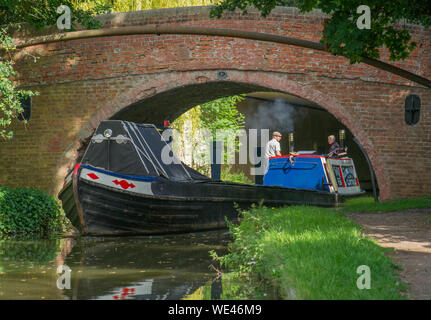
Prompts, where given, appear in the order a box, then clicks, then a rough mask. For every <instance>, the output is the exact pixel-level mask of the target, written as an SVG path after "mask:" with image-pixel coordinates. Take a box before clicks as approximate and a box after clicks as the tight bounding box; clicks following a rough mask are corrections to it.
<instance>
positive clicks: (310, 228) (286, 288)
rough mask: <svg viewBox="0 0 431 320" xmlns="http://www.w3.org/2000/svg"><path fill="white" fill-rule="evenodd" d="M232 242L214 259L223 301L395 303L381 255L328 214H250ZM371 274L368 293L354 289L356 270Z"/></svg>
mask: <svg viewBox="0 0 431 320" xmlns="http://www.w3.org/2000/svg"><path fill="white" fill-rule="evenodd" d="M230 229H231V233H232V236H233V238H234V241H233V242H232V243H231V245H230V248H229V253H228V254H227V255H225V256H221V257H218V256H217V255H216V254H215V253H214V252H212V255H213V257H214V258H215V259H216V260H219V261H220V263H221V266H222V268H223V269H224V270H228V271H229V273H228V274H227V275H226V274H225V275H224V276H223V277H224V278H225V279H229V280H231V281H229V282H231V285H230V286H229V285H227V284H226V285H225V283H224V285H225V286H224V288H223V298H227V299H264V298H268V297H269V298H273V299H401V298H402V296H401V295H400V291H401V290H403V289H404V285H402V284H401V283H400V281H399V279H398V277H397V275H396V272H395V269H396V266H395V265H394V264H393V263H392V261H391V259H390V258H388V257H387V256H385V255H384V249H383V248H381V247H380V246H379V245H378V244H377V243H376V242H375V241H373V240H371V239H368V238H366V237H364V236H363V235H362V234H361V229H360V227H359V226H358V225H357V224H355V223H354V222H353V221H352V220H350V219H348V218H346V217H345V216H344V214H343V213H341V212H337V211H336V210H332V209H325V208H317V207H307V206H295V207H284V208H277V209H272V208H253V209H251V210H249V211H247V212H245V213H243V220H242V221H241V223H240V224H239V225H230ZM362 265H366V266H368V267H369V268H370V271H371V289H362V290H360V289H358V286H357V280H358V278H359V277H360V276H361V274H358V273H357V268H358V267H359V266H362Z"/></svg>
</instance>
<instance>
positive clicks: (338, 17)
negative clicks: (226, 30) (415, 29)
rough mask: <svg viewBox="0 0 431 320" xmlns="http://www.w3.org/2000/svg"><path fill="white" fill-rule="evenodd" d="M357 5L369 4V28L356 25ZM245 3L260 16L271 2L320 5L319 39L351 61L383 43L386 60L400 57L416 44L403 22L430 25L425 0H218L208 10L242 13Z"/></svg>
mask: <svg viewBox="0 0 431 320" xmlns="http://www.w3.org/2000/svg"><path fill="white" fill-rule="evenodd" d="M360 5H367V6H368V7H369V8H370V11H371V28H370V29H359V28H358V27H357V25H356V22H357V19H358V18H359V17H360V15H361V14H358V13H357V8H358V7H359V6H360ZM247 6H252V7H255V8H257V9H258V10H259V11H260V12H261V14H262V16H264V17H266V16H267V15H268V14H269V13H270V12H271V11H272V10H273V9H274V8H275V6H295V7H298V8H299V9H300V10H301V12H308V11H311V10H312V9H315V8H318V9H321V10H322V11H323V12H324V13H326V14H329V15H330V16H331V18H330V19H329V20H328V21H326V23H325V25H324V31H323V34H322V38H321V42H322V43H325V44H326V45H327V48H328V50H329V51H330V52H332V53H333V54H336V55H342V56H345V57H347V58H349V59H350V62H351V63H355V62H360V61H361V60H362V57H363V56H366V57H369V58H375V59H377V58H379V57H380V51H379V48H381V47H383V46H384V47H386V48H387V49H388V51H389V53H390V60H392V61H395V60H403V59H405V58H407V57H408V56H409V54H410V52H411V51H412V50H413V49H414V48H415V47H416V46H417V43H416V42H414V41H412V39H411V34H410V32H409V30H408V27H407V26H406V25H405V24H406V23H413V24H419V25H422V26H423V27H425V28H428V27H430V26H431V5H430V3H429V0H339V1H333V0H222V2H221V3H220V4H219V5H218V6H216V7H214V8H213V9H212V10H211V15H212V16H215V17H219V18H220V17H221V15H222V14H223V12H224V11H234V10H235V9H240V10H241V11H242V12H243V13H246V12H247Z"/></svg>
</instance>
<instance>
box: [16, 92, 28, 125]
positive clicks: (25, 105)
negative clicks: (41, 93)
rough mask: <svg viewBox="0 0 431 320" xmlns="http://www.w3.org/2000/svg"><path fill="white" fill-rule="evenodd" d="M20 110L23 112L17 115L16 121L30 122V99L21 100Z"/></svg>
mask: <svg viewBox="0 0 431 320" xmlns="http://www.w3.org/2000/svg"><path fill="white" fill-rule="evenodd" d="M21 108H23V112H21V113H19V114H18V120H20V121H24V120H27V121H28V120H30V115H31V97H27V98H25V99H21Z"/></svg>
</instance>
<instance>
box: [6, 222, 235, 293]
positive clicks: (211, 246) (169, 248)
mask: <svg viewBox="0 0 431 320" xmlns="http://www.w3.org/2000/svg"><path fill="white" fill-rule="evenodd" d="M229 240H230V239H229V234H228V233H227V232H226V230H222V231H211V232H205V233H195V234H186V235H171V236H163V237H121V238H119V237H112V238H101V237H97V238H79V239H76V240H73V239H62V240H61V241H59V240H54V241H53V242H46V241H45V242H44V241H33V242H19V241H12V240H5V242H0V299H19V298H21V299H112V300H121V299H151V300H152V299H182V298H186V297H190V296H192V297H193V294H194V293H195V292H196V290H199V288H200V287H202V286H204V285H208V283H209V285H210V286H211V287H214V288H215V290H213V294H212V295H213V298H217V297H216V295H217V294H216V293H217V282H215V284H212V279H213V278H214V271H212V270H211V269H210V268H209V265H211V264H212V263H213V261H212V260H211V258H210V256H209V254H208V251H209V250H215V251H216V252H217V253H219V254H221V253H224V252H225V250H226V245H227V242H228V241H229ZM62 264H65V265H67V266H69V267H70V268H71V269H72V272H71V288H70V289H69V290H67V289H64V290H60V289H58V288H57V285H56V281H57V278H58V277H59V275H58V274H57V273H56V271H57V266H59V265H62ZM214 294H215V296H214Z"/></svg>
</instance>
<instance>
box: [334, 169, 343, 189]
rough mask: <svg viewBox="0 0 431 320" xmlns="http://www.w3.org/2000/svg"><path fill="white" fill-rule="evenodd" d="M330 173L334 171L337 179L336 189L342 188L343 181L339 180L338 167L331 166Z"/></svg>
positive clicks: (339, 171)
mask: <svg viewBox="0 0 431 320" xmlns="http://www.w3.org/2000/svg"><path fill="white" fill-rule="evenodd" d="M332 171H334V175H335V179H337V184H338V187H340V188H343V187H344V185H343V180H342V178H341V170H340V166H334V165H333V166H332Z"/></svg>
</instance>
